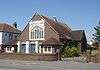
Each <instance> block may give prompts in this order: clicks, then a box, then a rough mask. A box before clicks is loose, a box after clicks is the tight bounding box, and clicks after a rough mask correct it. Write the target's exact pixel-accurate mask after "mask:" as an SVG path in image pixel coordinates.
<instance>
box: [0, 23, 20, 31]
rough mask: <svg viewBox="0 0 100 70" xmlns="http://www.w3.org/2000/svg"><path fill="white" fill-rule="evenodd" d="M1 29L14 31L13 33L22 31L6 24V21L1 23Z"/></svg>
mask: <svg viewBox="0 0 100 70" xmlns="http://www.w3.org/2000/svg"><path fill="white" fill-rule="evenodd" d="M0 31H4V32H13V33H20V32H21V31H20V30H18V29H16V28H14V27H12V26H10V25H8V24H6V23H0Z"/></svg>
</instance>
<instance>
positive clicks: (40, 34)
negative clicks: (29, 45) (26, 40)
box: [31, 26, 44, 39]
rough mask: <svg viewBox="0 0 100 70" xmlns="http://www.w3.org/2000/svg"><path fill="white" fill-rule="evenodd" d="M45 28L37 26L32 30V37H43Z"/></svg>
mask: <svg viewBox="0 0 100 70" xmlns="http://www.w3.org/2000/svg"><path fill="white" fill-rule="evenodd" d="M43 38H44V34H43V28H41V27H39V26H35V27H34V28H33V29H32V31H31V39H43Z"/></svg>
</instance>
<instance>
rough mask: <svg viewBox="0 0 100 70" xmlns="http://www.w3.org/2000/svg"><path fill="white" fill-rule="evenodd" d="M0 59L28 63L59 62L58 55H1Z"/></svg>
mask: <svg viewBox="0 0 100 70" xmlns="http://www.w3.org/2000/svg"><path fill="white" fill-rule="evenodd" d="M0 59H13V60H27V61H57V60H58V55H57V54H21V53H1V54H0Z"/></svg>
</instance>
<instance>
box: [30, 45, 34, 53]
mask: <svg viewBox="0 0 100 70" xmlns="http://www.w3.org/2000/svg"><path fill="white" fill-rule="evenodd" d="M29 52H30V53H35V44H30V47H29Z"/></svg>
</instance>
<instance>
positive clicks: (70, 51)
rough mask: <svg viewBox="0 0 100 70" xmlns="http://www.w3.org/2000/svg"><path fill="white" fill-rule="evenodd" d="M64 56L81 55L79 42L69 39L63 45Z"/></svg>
mask: <svg viewBox="0 0 100 70" xmlns="http://www.w3.org/2000/svg"><path fill="white" fill-rule="evenodd" d="M61 54H62V57H75V56H79V49H78V46H77V42H75V41H69V42H67V43H66V44H64V46H63V47H62V51H61Z"/></svg>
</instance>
